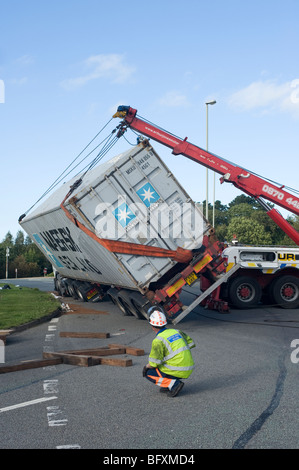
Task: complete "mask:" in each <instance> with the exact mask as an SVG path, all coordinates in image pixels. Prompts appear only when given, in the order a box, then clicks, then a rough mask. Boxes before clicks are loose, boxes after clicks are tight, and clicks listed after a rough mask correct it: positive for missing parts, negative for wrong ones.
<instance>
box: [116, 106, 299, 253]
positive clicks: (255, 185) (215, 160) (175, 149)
mask: <svg viewBox="0 0 299 470" xmlns="http://www.w3.org/2000/svg"><path fill="white" fill-rule="evenodd" d="M113 117H119V118H123V120H122V122H121V124H120V125H119V131H118V135H119V136H120V135H122V134H123V133H124V132H125V131H126V129H127V128H128V127H130V128H131V129H134V130H136V131H137V132H139V133H140V134H142V135H145V136H147V137H149V138H151V139H153V140H155V141H157V142H159V143H161V144H163V145H165V146H167V147H169V148H171V149H172V153H173V154H174V155H180V154H181V155H184V156H185V157H187V158H189V159H191V160H193V161H195V162H197V163H200V164H201V165H203V166H205V167H207V168H209V169H211V170H213V171H215V172H216V173H219V174H220V175H222V176H221V178H220V182H221V183H223V182H227V183H232V184H233V185H234V186H235V187H237V188H238V189H240V190H241V191H243V192H245V193H246V194H248V195H249V196H252V197H254V198H255V199H257V201H258V202H260V204H261V205H262V206H263V207H264V209H265V210H266V211H267V214H268V215H269V217H271V219H272V220H274V222H275V223H276V224H277V225H278V226H279V227H280V228H281V229H282V230H283V231H284V232H285V233H286V234H287V235H288V236H289V237H290V238H291V239H292V240H293V241H295V242H296V243H297V245H299V233H298V232H297V231H296V230H295V229H294V227H293V226H292V225H291V224H289V223H288V222H287V221H286V220H285V219H284V217H283V216H282V215H281V214H280V213H279V212H278V211H277V210H276V209H274V208H271V207H269V206H268V205H267V204H266V202H265V201H263V199H262V198H264V199H267V200H269V201H271V202H273V203H274V204H277V205H279V206H281V207H283V208H284V209H287V210H289V211H291V212H293V213H294V214H295V215H298V216H299V199H298V197H295V196H294V195H292V194H290V193H288V192H287V191H285V190H284V186H281V187H278V186H276V185H275V184H273V183H271V182H268V181H267V180H264V179H263V178H261V177H259V176H257V175H255V174H253V173H250V172H248V170H245V169H244V168H241V167H238V166H236V165H235V164H233V163H231V162H228V161H226V160H224V159H222V158H220V157H218V156H217V155H214V154H212V153H210V152H208V151H206V150H204V149H202V148H200V147H197V146H196V145H194V144H191V143H190V142H188V141H187V137H186V138H185V139H184V140H182V139H180V138H179V137H176V136H174V135H173V134H171V133H169V132H167V131H165V130H163V129H160V128H159V127H157V126H155V125H153V124H151V123H149V122H147V121H145V120H143V119H141V118H139V117H137V110H136V109H133V108H131V107H130V106H119V107H118V109H117V112H116V114H114V116H113Z"/></svg>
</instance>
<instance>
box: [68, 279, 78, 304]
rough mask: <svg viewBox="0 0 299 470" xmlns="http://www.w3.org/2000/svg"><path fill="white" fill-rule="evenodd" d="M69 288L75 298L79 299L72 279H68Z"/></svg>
mask: <svg viewBox="0 0 299 470" xmlns="http://www.w3.org/2000/svg"><path fill="white" fill-rule="evenodd" d="M67 290H68V292H69V294H70V296H71V297H73V299H75V300H78V295H77V292H76V289H75V286H74V283H73V282H72V281H70V280H68V281H67Z"/></svg>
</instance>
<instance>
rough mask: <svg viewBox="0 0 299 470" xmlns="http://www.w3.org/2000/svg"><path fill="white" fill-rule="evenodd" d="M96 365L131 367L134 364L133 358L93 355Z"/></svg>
mask: <svg viewBox="0 0 299 470" xmlns="http://www.w3.org/2000/svg"><path fill="white" fill-rule="evenodd" d="M91 359H92V362H93V365H94V366H97V365H105V366H117V367H129V366H132V365H133V362H132V359H120V358H114V357H113V358H112V357H99V356H91Z"/></svg>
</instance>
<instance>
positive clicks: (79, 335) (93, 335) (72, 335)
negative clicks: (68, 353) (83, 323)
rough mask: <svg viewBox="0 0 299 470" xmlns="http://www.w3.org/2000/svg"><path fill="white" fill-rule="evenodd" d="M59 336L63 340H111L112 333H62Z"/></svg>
mask: <svg viewBox="0 0 299 470" xmlns="http://www.w3.org/2000/svg"><path fill="white" fill-rule="evenodd" d="M59 336H61V337H63V338H110V333H76V332H72V331H70V332H68V331H62V332H61V333H60V334H59Z"/></svg>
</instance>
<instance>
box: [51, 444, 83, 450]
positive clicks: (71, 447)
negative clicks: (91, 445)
mask: <svg viewBox="0 0 299 470" xmlns="http://www.w3.org/2000/svg"><path fill="white" fill-rule="evenodd" d="M56 449H81V446H79V444H69V445H64V446H56Z"/></svg>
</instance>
